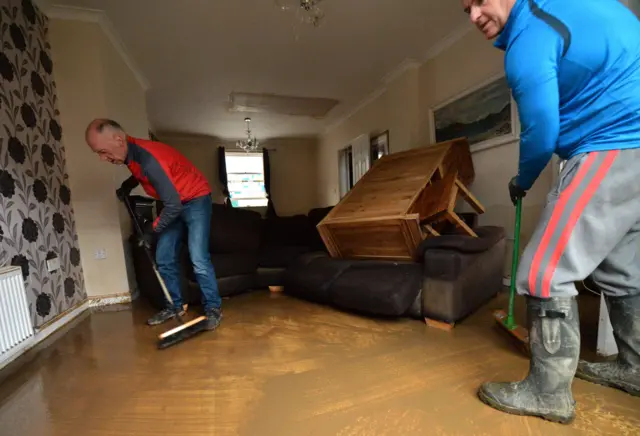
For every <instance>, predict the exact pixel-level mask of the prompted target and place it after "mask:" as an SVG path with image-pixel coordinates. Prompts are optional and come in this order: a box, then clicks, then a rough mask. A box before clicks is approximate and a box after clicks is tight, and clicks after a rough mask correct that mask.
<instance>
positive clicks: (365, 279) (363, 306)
mask: <svg viewBox="0 0 640 436" xmlns="http://www.w3.org/2000/svg"><path fill="white" fill-rule="evenodd" d="M421 286H422V265H420V264H418V263H414V262H398V263H396V262H381V261H359V262H354V263H352V264H351V266H350V267H349V269H347V270H346V271H344V272H343V273H342V274H341V275H340V276H339V277H338V278H337V279H336V280H335V281H334V283H333V285H332V286H331V290H330V298H331V301H332V302H333V303H334V304H335V305H336V306H338V307H340V308H343V309H348V310H353V311H358V312H363V313H366V314H370V315H380V316H402V315H404V314H405V313H406V312H407V310H408V309H409V308H410V307H411V304H412V303H413V302H414V301H415V300H416V297H417V296H418V294H419V293H420V289H421Z"/></svg>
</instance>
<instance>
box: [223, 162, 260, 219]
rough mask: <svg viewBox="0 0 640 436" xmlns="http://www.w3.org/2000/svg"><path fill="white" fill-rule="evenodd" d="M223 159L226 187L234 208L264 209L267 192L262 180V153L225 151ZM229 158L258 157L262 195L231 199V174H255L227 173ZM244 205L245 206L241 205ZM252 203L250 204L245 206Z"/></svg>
mask: <svg viewBox="0 0 640 436" xmlns="http://www.w3.org/2000/svg"><path fill="white" fill-rule="evenodd" d="M224 157H225V167H226V169H227V186H228V188H229V197H230V201H231V202H232V204H233V206H234V207H237V208H252V209H253V208H264V207H267V204H268V198H267V192H266V189H265V180H264V155H263V154H262V152H261V151H260V152H245V151H227V150H225V152H224ZM229 157H240V158H243V157H260V162H261V163H262V165H261V167H260V174H261V175H262V194H258V195H254V196H243V197H242V198H233V189H232V178H233V177H232V175H233V174H257V173H254V172H245V173H242V172H240V171H232V172H230V171H229V166H230V165H229V159H228V158H229ZM243 203H245V204H243ZM246 203H252V204H246Z"/></svg>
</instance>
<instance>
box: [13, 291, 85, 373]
mask: <svg viewBox="0 0 640 436" xmlns="http://www.w3.org/2000/svg"><path fill="white" fill-rule="evenodd" d="M87 309H89V301H84V302H82V303H80V304H78V305H77V306H76V307H75V308H73V309H72V310H70V311H69V312H67V313H66V314H65V315H64V316H61V317H60V318H58V319H56V320H55V321H54V322H52V323H51V324H47V325H46V326H45V327H44V328H42V329H35V334H34V335H33V336H32V337H30V338H29V339H27V340H26V341H24V342H23V343H21V344H20V345H18V346H16V347H15V348H14V349H13V350H12V351H11V353H10V354H8V355H7V357H6V358H5V359H4V360H3V361H2V362H1V363H0V370H1V369H3V368H4V367H6V366H7V365H8V364H10V363H11V362H13V361H14V360H16V359H17V358H18V357H20V356H22V355H23V354H24V353H26V352H27V351H29V350H30V349H32V348H33V347H35V346H36V345H38V344H39V343H40V342H42V341H44V340H45V339H47V338H48V337H49V336H51V335H52V334H54V333H55V332H56V331H57V330H59V329H60V328H62V327H63V326H64V325H66V324H68V323H70V322H71V321H73V320H74V319H75V318H77V317H78V316H80V315H82V314H83V313H84V311H85V310H87Z"/></svg>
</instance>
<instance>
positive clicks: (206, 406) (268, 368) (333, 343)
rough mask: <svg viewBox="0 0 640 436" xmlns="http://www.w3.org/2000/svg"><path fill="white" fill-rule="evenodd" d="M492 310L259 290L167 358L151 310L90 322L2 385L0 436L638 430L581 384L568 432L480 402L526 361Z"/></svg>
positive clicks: (628, 416) (626, 407) (638, 414)
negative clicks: (445, 319)
mask: <svg viewBox="0 0 640 436" xmlns="http://www.w3.org/2000/svg"><path fill="white" fill-rule="evenodd" d="M501 306H502V302H501V301H492V302H490V303H489V305H488V306H487V307H486V308H484V309H483V310H481V311H479V312H478V313H476V314H475V315H474V316H472V317H471V318H469V319H467V320H465V321H464V322H463V323H461V324H460V325H459V326H457V327H456V328H455V329H454V331H452V332H450V333H446V332H442V331H439V330H433V329H429V328H427V327H425V326H424V324H422V323H420V322H419V321H414V320H400V321H385V320H374V319H368V318H363V317H358V316H354V315H351V314H346V313H342V312H339V311H336V310H334V309H331V308H327V307H322V306H317V305H313V304H309V303H306V302H302V301H299V300H295V299H291V298H288V297H286V296H285V295H281V294H277V295H273V294H268V293H255V294H249V295H244V296H240V297H237V298H234V299H231V300H225V318H224V321H223V324H222V326H221V328H220V330H219V331H217V332H215V333H204V334H202V335H200V336H199V337H197V338H193V339H191V340H189V341H187V342H184V343H183V344H180V345H179V346H176V347H173V348H170V349H167V350H162V351H158V350H156V348H155V337H156V335H157V334H158V333H160V332H162V331H164V330H166V329H169V328H170V327H171V325H165V326H160V327H157V328H149V327H147V326H146V325H145V324H144V321H145V319H146V317H147V316H148V315H149V314H150V313H151V312H150V310H149V309H147V308H145V307H135V308H134V309H133V310H123V311H117V312H104V313H94V314H92V315H90V316H88V317H86V318H85V319H83V320H81V321H80V322H79V323H78V325H77V326H76V327H74V328H73V329H72V330H70V331H69V332H68V333H66V334H65V335H64V336H63V337H62V339H60V340H58V341H57V342H55V343H54V344H53V345H52V346H50V347H48V348H47V349H46V350H45V351H44V352H43V353H41V355H39V356H38V357H37V358H36V359H35V360H33V361H31V362H30V363H27V364H26V365H25V366H24V367H22V368H21V369H20V370H18V371H17V372H15V373H13V374H12V375H11V376H10V377H9V378H8V379H7V380H4V381H3V382H2V384H1V385H0V435H3V436H4V435H7V436H9V435H11V436H13V435H16V436H18V435H19V436H22V435H34V436H46V435H55V436H57V435H83V436H84V435H136V436H139V435H140V436H144V435H159V434H180V435H216V436H219V435H339V436H365V435H425V434H429V435H484V434H486V435H521V434H522V435H526V434H545V435H546V434H550V433H551V434H554V435H574V434H586V435H589V434H594V435H595V434H598V435H606V434H611V435H625V434H629V435H630V434H640V433H638V431H639V429H640V399H638V398H633V397H631V396H629V395H626V394H624V393H621V392H618V391H615V390H612V389H608V388H604V387H601V386H596V385H592V384H589V383H586V382H583V381H581V380H577V381H576V382H575V383H574V395H575V398H576V400H577V402H578V418H577V419H576V421H575V422H574V423H573V424H572V425H570V426H563V425H558V424H552V423H547V422H545V421H542V420H539V419H535V418H525V417H519V416H512V415H506V414H503V413H501V412H498V411H495V410H493V409H491V408H489V407H487V406H485V405H484V404H482V403H481V402H480V401H479V400H478V399H477V398H476V396H475V391H476V389H477V387H478V385H479V384H480V383H482V382H483V381H486V380H497V379H500V380H516V379H519V378H520V377H522V376H524V375H525V374H526V370H527V360H526V359H525V358H524V357H523V356H520V355H519V354H518V352H517V351H516V349H515V348H512V347H511V346H510V345H509V340H508V339H507V337H506V336H504V335H503V333H501V332H499V331H497V330H496V329H495V327H494V323H493V320H492V318H491V309H492V308H495V307H501Z"/></svg>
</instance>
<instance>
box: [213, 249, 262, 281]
mask: <svg viewBox="0 0 640 436" xmlns="http://www.w3.org/2000/svg"><path fill="white" fill-rule="evenodd" d="M211 262H212V263H213V267H214V268H215V271H216V277H231V276H238V275H245V274H254V273H255V272H256V269H258V256H257V255H256V254H253V253H238V254H212V255H211Z"/></svg>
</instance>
